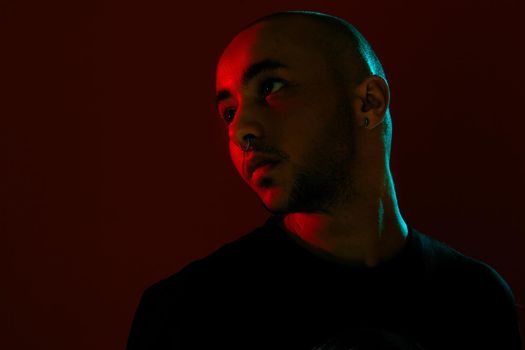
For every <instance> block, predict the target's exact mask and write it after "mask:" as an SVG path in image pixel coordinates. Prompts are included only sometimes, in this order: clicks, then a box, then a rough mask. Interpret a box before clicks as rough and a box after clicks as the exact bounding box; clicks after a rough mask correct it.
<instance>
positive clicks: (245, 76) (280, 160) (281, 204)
mask: <svg viewBox="0 0 525 350" xmlns="http://www.w3.org/2000/svg"><path fill="white" fill-rule="evenodd" d="M216 74H217V75H216V78H217V79H216V102H217V110H218V112H219V116H220V117H221V119H223V121H224V122H225V123H226V126H227V129H228V136H229V148H230V155H231V158H232V161H233V163H234V165H235V167H236V168H237V171H238V172H239V174H240V175H241V177H242V178H243V179H244V180H245V181H246V182H247V183H248V184H249V185H250V186H251V187H252V189H254V191H255V192H256V193H257V194H258V195H259V197H260V198H261V200H262V201H263V204H265V207H266V208H268V209H269V210H270V211H272V212H274V213H287V212H299V211H302V212H307V211H310V212H315V211H319V212H328V211H330V210H333V209H334V208H336V207H339V206H341V205H343V203H346V202H348V198H351V197H356V196H358V195H361V196H365V195H366V196H370V195H372V194H373V193H375V192H374V191H381V189H382V186H383V185H382V184H383V177H384V174H385V173H386V172H388V170H387V169H386V168H387V167H388V165H387V164H388V160H389V155H390V127H389V124H390V121H389V112H388V105H389V89H388V84H387V82H386V78H385V74H384V71H383V68H382V67H381V64H380V63H379V60H378V59H377V57H376V55H375V53H374V51H373V50H372V48H371V47H370V45H369V44H368V42H367V41H366V40H365V39H364V37H363V36H362V35H361V34H360V33H359V32H358V31H357V30H356V29H355V28H354V27H353V26H352V25H350V24H349V23H347V22H345V21H344V20H342V19H339V18H337V17H333V16H330V15H325V14H320V13H315V12H280V13H274V14H271V15H269V16H266V17H263V18H260V19H258V20H257V21H255V22H252V23H250V24H249V25H248V26H246V27H245V28H244V29H243V30H241V31H240V32H239V33H238V34H237V35H236V36H235V37H234V38H233V39H232V40H231V41H230V42H229V44H228V45H227V47H226V48H225V50H224V51H223V53H222V55H221V57H220V59H219V63H218V65H217V72H216ZM248 140H251V141H249V142H248ZM247 150H251V151H253V152H247ZM257 157H259V158H257ZM245 158H247V159H245ZM262 158H264V159H262ZM260 162H266V163H268V164H269V163H272V164H271V165H268V166H265V167H262V166H258V164H261V163H260ZM255 169H257V170H258V171H255Z"/></svg>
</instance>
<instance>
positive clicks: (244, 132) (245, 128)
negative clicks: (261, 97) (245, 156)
mask: <svg viewBox="0 0 525 350" xmlns="http://www.w3.org/2000/svg"><path fill="white" fill-rule="evenodd" d="M263 137H264V127H263V124H262V123H261V120H260V118H259V116H258V115H257V113H256V112H255V111H254V110H250V109H248V108H243V109H242V110H238V111H237V115H236V116H235V118H234V121H233V123H232V124H231V125H230V128H229V138H230V140H231V141H233V142H234V143H235V144H236V145H237V146H238V147H239V148H240V149H241V150H248V149H249V148H250V147H251V146H252V142H253V141H254V140H256V139H261V138H263Z"/></svg>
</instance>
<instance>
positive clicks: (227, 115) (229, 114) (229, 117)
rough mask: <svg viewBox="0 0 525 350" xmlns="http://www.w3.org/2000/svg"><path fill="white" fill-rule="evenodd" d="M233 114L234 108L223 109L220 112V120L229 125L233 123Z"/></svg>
mask: <svg viewBox="0 0 525 350" xmlns="http://www.w3.org/2000/svg"><path fill="white" fill-rule="evenodd" d="M235 112H236V110H235V108H232V107H230V108H226V109H224V111H223V112H222V118H223V119H224V121H225V122H226V124H230V123H231V122H232V121H233V118H234V117H235Z"/></svg>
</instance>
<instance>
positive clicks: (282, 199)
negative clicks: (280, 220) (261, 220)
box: [257, 187, 289, 215]
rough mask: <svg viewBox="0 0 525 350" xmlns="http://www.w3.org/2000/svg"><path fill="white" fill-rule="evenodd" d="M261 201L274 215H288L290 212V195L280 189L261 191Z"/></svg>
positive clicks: (259, 192)
mask: <svg viewBox="0 0 525 350" xmlns="http://www.w3.org/2000/svg"><path fill="white" fill-rule="evenodd" d="M257 192H258V195H259V199H260V201H261V204H262V206H263V207H264V208H265V209H266V210H267V211H269V212H270V213H272V214H274V215H279V214H286V213H288V212H289V206H288V204H289V201H288V195H287V193H286V192H285V191H283V190H282V189H281V188H278V187H270V188H263V189H259V190H258V191H257Z"/></svg>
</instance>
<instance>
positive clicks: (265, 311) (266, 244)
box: [128, 217, 521, 350]
mask: <svg viewBox="0 0 525 350" xmlns="http://www.w3.org/2000/svg"><path fill="white" fill-rule="evenodd" d="M281 223H282V219H281V218H279V217H272V218H270V219H269V220H268V221H267V223H266V224H265V225H263V226H262V227H260V228H259V229H256V230H255V231H253V232H251V233H249V234H247V235H245V236H244V237H242V238H241V239H239V240H237V241H234V242H232V243H229V244H227V245H225V246H223V247H222V248H221V249H219V250H218V251H216V252H215V253H213V254H211V255H210V256H208V257H206V258H204V259H202V260H199V261H196V262H194V263H191V264H189V265H188V266H186V267H185V268H184V269H183V270H182V271H180V272H179V273H177V274H175V275H173V276H171V277H169V278H167V279H165V280H163V281H160V282H158V283H156V284H154V285H153V286H152V287H150V288H149V289H148V290H147V291H146V292H145V293H144V295H143V297H142V300H141V303H140V306H139V309H138V311H137V314H136V317H135V320H134V323H133V327H132V331H131V334H130V338H129V343H128V350H139V349H140V350H146V349H149V350H157V349H159V350H160V349H207V348H217V349H268V348H271V349H290V350H291V349H298V350H299V349H304V350H310V349H314V347H316V346H321V345H320V344H324V343H325V342H328V341H329V339H333V338H335V339H338V338H341V339H344V338H349V339H348V340H346V341H347V342H348V343H349V344H351V345H354V343H351V342H357V341H358V340H359V339H357V338H356V337H355V335H354V334H355V332H356V331H358V332H370V331H374V332H387V334H392V335H395V336H396V337H399V338H401V339H403V341H404V342H406V343H407V344H412V345H413V346H414V347H413V348H414V349H427V350H433V349H502V350H503V349H509V350H511V349H512V350H518V349H521V346H520V335H519V329H518V326H517V325H518V323H517V320H516V312H515V305H514V299H513V296H512V293H511V292H510V289H509V288H508V286H507V284H506V283H505V282H504V281H503V279H501V277H500V276H499V275H498V274H497V273H496V272H495V271H494V270H493V269H492V268H490V267H489V266H488V265H486V264H484V263H481V262H479V261H477V260H474V259H472V258H468V257H466V256H464V255H462V254H460V253H458V252H457V251H455V250H453V249H451V248H449V247H448V246H446V245H444V244H442V243H440V242H438V241H436V240H434V239H432V238H430V237H428V236H426V235H424V234H422V233H420V232H418V231H417V230H415V229H413V228H409V234H408V237H407V244H406V245H405V247H404V248H403V250H402V251H401V252H400V253H399V254H397V255H396V256H395V257H393V258H392V259H390V260H388V261H384V262H382V263H380V264H378V265H376V266H374V267H366V266H354V265H348V264H342V263H341V262H339V261H334V260H327V259H326V258H325V257H322V256H318V255H316V254H314V253H312V252H311V251H308V250H306V249H305V248H304V247H302V246H301V245H300V243H298V242H297V241H296V239H295V238H293V237H292V236H291V235H290V234H289V233H287V231H286V230H284V229H283V228H282V226H281ZM352 332H353V333H352ZM374 338H375V337H374ZM374 338H372V339H369V340H370V341H371V340H373V339H374ZM367 341H368V340H367ZM416 346H418V347H416ZM348 348H349V347H348ZM348 348H345V349H348ZM327 349H335V347H330V348H327ZM341 349H343V348H342V347H341ZM357 349H361V348H357ZM362 349H369V348H367V347H362ZM370 349H382V348H376V347H372V348H370ZM386 349H397V348H390V347H386ZM403 349H405V348H403ZM406 349H412V348H408V347H407V348H406Z"/></svg>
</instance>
